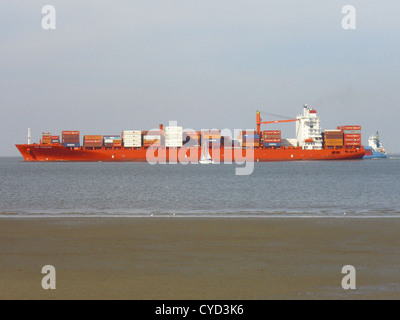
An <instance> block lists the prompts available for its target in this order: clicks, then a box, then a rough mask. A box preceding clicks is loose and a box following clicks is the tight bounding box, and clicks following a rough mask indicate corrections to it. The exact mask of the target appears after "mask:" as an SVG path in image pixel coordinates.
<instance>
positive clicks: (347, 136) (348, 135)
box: [344, 133, 361, 139]
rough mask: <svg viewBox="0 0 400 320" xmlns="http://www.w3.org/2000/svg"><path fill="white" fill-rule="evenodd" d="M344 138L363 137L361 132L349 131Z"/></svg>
mask: <svg viewBox="0 0 400 320" xmlns="http://www.w3.org/2000/svg"><path fill="white" fill-rule="evenodd" d="M344 138H345V139H347V138H360V139H361V134H359V133H348V134H345V135H344Z"/></svg>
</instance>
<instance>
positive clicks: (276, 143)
mask: <svg viewBox="0 0 400 320" xmlns="http://www.w3.org/2000/svg"><path fill="white" fill-rule="evenodd" d="M280 146H281V143H279V142H264V147H267V148H268V147H280Z"/></svg>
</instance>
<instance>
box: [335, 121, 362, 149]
mask: <svg viewBox="0 0 400 320" xmlns="http://www.w3.org/2000/svg"><path fill="white" fill-rule="evenodd" d="M339 129H340V130H341V131H342V132H343V139H344V145H345V146H361V126H359V125H353V126H341V127H339Z"/></svg>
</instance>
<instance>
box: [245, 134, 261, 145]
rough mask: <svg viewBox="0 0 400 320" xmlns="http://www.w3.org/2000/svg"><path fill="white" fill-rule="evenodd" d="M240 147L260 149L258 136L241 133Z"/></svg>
mask: <svg viewBox="0 0 400 320" xmlns="http://www.w3.org/2000/svg"><path fill="white" fill-rule="evenodd" d="M242 146H243V147H245V148H247V147H252V148H258V147H260V135H259V134H258V133H254V131H248V132H246V131H242Z"/></svg>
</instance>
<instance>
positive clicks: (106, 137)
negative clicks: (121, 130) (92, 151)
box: [103, 136, 121, 140]
mask: <svg viewBox="0 0 400 320" xmlns="http://www.w3.org/2000/svg"><path fill="white" fill-rule="evenodd" d="M103 139H105V140H106V139H113V140H114V139H116V140H119V139H121V136H103Z"/></svg>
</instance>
